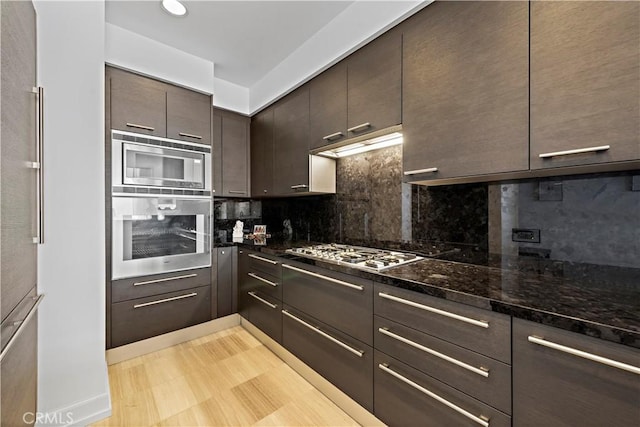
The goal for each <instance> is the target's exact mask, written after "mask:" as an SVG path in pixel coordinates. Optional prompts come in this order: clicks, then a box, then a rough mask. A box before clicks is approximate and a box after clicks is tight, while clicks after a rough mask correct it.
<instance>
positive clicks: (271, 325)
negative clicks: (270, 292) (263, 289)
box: [246, 291, 282, 343]
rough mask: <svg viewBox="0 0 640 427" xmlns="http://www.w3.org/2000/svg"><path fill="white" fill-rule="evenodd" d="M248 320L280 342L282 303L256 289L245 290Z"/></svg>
mask: <svg viewBox="0 0 640 427" xmlns="http://www.w3.org/2000/svg"><path fill="white" fill-rule="evenodd" d="M246 301H247V306H248V309H247V311H248V312H249V321H250V322H251V323H252V324H253V325H255V326H256V327H257V328H258V329H260V330H261V331H262V332H264V333H265V334H267V335H269V336H270V337H271V338H273V339H274V340H275V341H277V342H279V343H282V314H281V312H280V311H281V310H282V303H281V302H280V301H278V300H276V299H274V298H273V297H269V296H267V295H264V294H261V293H259V292H256V291H248V292H247V300H246Z"/></svg>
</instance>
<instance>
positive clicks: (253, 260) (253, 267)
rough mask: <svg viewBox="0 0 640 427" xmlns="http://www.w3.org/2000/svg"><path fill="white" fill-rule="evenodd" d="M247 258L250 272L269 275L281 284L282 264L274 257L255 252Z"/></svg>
mask: <svg viewBox="0 0 640 427" xmlns="http://www.w3.org/2000/svg"><path fill="white" fill-rule="evenodd" d="M247 257H248V259H249V271H250V272H253V273H263V274H268V275H270V276H273V277H274V278H275V279H276V282H280V277H281V276H282V268H281V266H280V265H281V264H280V262H279V261H277V260H276V259H274V257H272V256H269V255H264V254H261V253H254V252H249V253H248V254H247Z"/></svg>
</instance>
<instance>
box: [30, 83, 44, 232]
mask: <svg viewBox="0 0 640 427" xmlns="http://www.w3.org/2000/svg"><path fill="white" fill-rule="evenodd" d="M33 93H34V94H35V95H36V161H35V162H33V163H32V164H31V167H32V168H33V169H35V170H36V173H37V179H36V209H37V211H38V212H37V218H36V237H34V238H33V243H38V244H43V243H44V88H43V87H42V86H38V87H34V88H33Z"/></svg>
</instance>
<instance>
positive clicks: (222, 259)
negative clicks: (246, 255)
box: [217, 248, 238, 317]
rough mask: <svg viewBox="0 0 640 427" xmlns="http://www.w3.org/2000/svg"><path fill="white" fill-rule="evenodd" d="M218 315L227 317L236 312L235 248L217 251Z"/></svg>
mask: <svg viewBox="0 0 640 427" xmlns="http://www.w3.org/2000/svg"><path fill="white" fill-rule="evenodd" d="M217 252H218V256H217V260H218V262H217V271H218V273H217V274H218V315H217V317H223V316H228V315H230V314H232V313H235V312H236V311H238V296H237V295H238V281H237V275H236V274H237V273H236V268H237V261H236V260H237V258H236V254H235V252H236V248H218V249H217Z"/></svg>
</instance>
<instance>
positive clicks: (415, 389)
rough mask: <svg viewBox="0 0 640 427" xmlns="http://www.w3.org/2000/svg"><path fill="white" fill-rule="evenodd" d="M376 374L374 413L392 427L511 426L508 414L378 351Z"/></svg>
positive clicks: (375, 364)
mask: <svg viewBox="0 0 640 427" xmlns="http://www.w3.org/2000/svg"><path fill="white" fill-rule="evenodd" d="M374 372H375V373H374V400H375V408H374V414H375V416H376V417H378V418H379V419H380V420H382V421H383V422H384V423H385V424H387V425H389V426H392V427H393V426H410V425H415V426H418V425H421V426H429V427H438V426H443V427H445V426H446V427H449V426H463V425H464V426H478V427H480V426H484V427H489V426H491V427H509V426H511V417H509V416H508V415H506V414H503V413H502V412H500V411H498V410H497V409H494V408H492V407H491V406H488V405H485V404H484V403H481V402H480V401H478V400H476V399H474V398H472V397H470V396H467V395H466V394H464V393H462V392H460V391H458V390H456V389H454V388H452V387H449V386H448V385H446V384H443V383H441V382H440V381H438V380H436V379H434V378H432V377H430V376H428V375H425V374H423V373H422V372H419V371H417V370H415V369H413V368H411V367H409V366H407V365H405V364H404V363H402V362H399V361H397V360H396V359H394V358H392V357H389V356H387V355H386V354H384V353H381V352H379V351H377V350H376V352H375V358H374ZM465 414H466V415H465Z"/></svg>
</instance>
